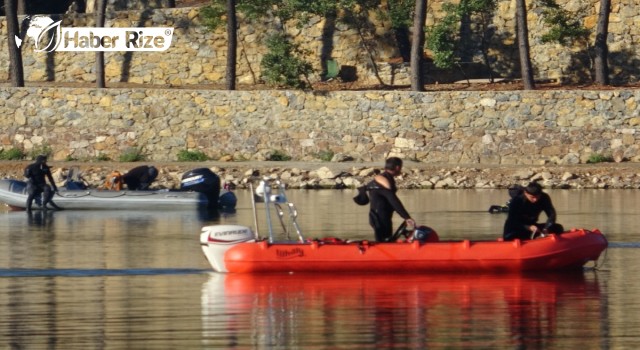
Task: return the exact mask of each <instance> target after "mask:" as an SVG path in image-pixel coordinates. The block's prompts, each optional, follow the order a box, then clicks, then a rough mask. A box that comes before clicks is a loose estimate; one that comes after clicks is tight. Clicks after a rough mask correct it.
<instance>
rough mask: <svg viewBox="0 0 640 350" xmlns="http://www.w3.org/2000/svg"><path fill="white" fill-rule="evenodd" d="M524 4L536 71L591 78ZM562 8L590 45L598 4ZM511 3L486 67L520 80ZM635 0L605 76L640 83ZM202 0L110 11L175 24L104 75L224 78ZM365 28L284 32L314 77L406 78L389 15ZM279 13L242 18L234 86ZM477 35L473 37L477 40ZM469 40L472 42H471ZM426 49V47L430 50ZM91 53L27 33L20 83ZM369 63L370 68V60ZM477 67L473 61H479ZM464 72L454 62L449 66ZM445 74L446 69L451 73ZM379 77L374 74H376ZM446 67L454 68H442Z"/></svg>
mask: <svg viewBox="0 0 640 350" xmlns="http://www.w3.org/2000/svg"><path fill="white" fill-rule="evenodd" d="M528 3H529V6H530V8H529V12H528V24H529V30H530V44H531V55H532V62H533V66H534V68H535V77H536V78H537V79H551V80H556V81H579V80H585V79H589V73H588V67H590V66H591V63H590V59H589V54H588V49H587V46H586V43H580V44H575V45H573V46H569V47H564V46H562V45H559V44H542V43H541V37H542V35H543V34H545V33H546V31H547V30H548V26H547V25H546V24H545V23H544V21H543V19H542V18H541V15H540V13H541V9H540V8H539V7H537V6H538V4H537V2H535V1H532V2H528ZM558 3H559V4H560V5H561V6H563V8H565V9H567V10H569V11H572V12H575V13H578V15H579V16H581V19H582V23H583V24H584V26H585V27H586V28H587V29H589V30H591V32H592V34H591V38H590V40H589V43H590V45H591V46H593V41H594V38H593V37H594V33H593V32H594V31H595V25H596V19H597V9H598V6H599V2H597V1H596V0H589V1H587V2H583V1H580V0H560V1H558ZM442 4H443V2H432V1H430V2H429V6H430V8H429V12H428V17H427V25H432V24H433V23H435V22H436V21H437V19H438V18H440V17H441V16H442V15H443V13H442V11H441V7H442ZM514 6H515V2H513V1H506V0H502V1H498V2H497V10H496V12H495V14H493V16H492V18H493V19H492V21H493V23H492V24H491V28H492V31H493V35H492V36H491V37H490V38H489V42H490V45H489V47H490V50H489V53H488V54H489V57H490V58H491V67H492V69H493V70H494V76H498V77H505V78H514V77H515V78H517V77H518V76H519V75H520V74H519V70H518V68H517V61H518V58H517V57H518V56H517V51H516V50H517V47H516V44H517V43H516V40H515V34H514V33H515V21H514V13H515V9H514ZM639 8H640V0H621V1H617V2H614V4H613V5H612V12H611V16H610V24H609V32H610V34H609V36H608V40H607V41H608V44H609V51H610V55H609V58H610V62H611V70H612V72H611V76H612V78H613V81H614V82H622V83H625V82H637V81H640V71H639V68H638V67H639V65H638V64H637V61H638V59H639V58H638V49H637V46H638V39H637V38H639V37H640V15H639V14H638V9H639ZM199 14H200V9H199V8H178V9H155V10H154V9H148V10H142V11H119V12H110V13H109V14H108V20H107V26H110V27H157V26H163V27H164V26H170V27H173V28H174V29H175V33H174V36H173V42H172V45H171V47H170V48H169V49H168V50H167V51H165V52H136V53H131V52H128V53H126V52H107V53H106V55H105V60H106V78H107V82H111V83H113V82H128V83H134V84H138V83H139V84H156V85H172V86H176V85H178V86H183V85H194V84H212V83H221V82H223V81H224V75H225V65H226V50H227V48H226V34H225V32H224V29H223V28H221V29H220V30H218V31H216V32H211V31H209V30H207V29H206V28H205V27H204V26H203V25H202V23H201V19H200V17H199ZM370 17H371V23H372V24H371V26H369V27H364V28H360V30H358V29H356V28H355V26H350V25H347V24H345V23H342V22H340V21H338V22H337V24H336V27H335V29H334V30H333V36H332V39H333V40H332V41H331V47H330V48H328V47H323V43H325V44H326V41H325V40H323V37H322V35H323V32H325V31H326V28H324V27H325V24H326V23H325V21H324V19H322V18H312V19H311V20H310V22H309V23H308V24H307V25H305V26H304V27H302V28H298V27H297V26H296V24H295V23H286V24H285V26H284V28H285V30H286V31H287V32H288V33H289V34H290V35H292V37H293V38H294V39H295V41H296V42H298V43H300V44H301V48H302V49H304V50H307V51H308V52H310V55H309V56H308V57H307V60H308V61H309V62H311V63H312V64H313V66H314V68H315V71H316V74H315V76H314V77H312V80H318V79H319V75H320V72H321V62H320V56H321V54H322V53H323V52H330V54H328V56H329V57H330V58H332V59H334V60H335V61H336V62H337V63H338V64H339V65H340V66H349V67H353V68H354V69H355V74H356V77H357V80H358V82H360V83H363V84H379V83H380V82H383V83H385V84H389V85H405V84H408V82H409V80H408V67H407V66H406V64H394V63H390V62H395V61H394V60H393V58H394V57H398V51H397V48H396V44H395V39H394V35H393V32H392V29H391V27H390V24H389V23H388V22H385V21H382V20H379V19H378V18H377V17H376V15H375V14H374V13H372V14H371V15H370ZM63 19H64V21H63V26H66V27H84V26H92V25H93V15H91V14H89V15H83V14H74V15H64V16H63ZM278 30H279V29H278V21H276V20H274V19H273V18H271V19H268V18H267V19H262V20H260V21H252V22H249V21H247V20H242V19H241V20H240V25H239V52H238V81H239V83H240V84H249V85H251V84H256V83H259V82H261V78H260V73H261V68H260V61H261V59H262V57H263V56H264V54H265V52H266V49H265V46H264V42H265V39H266V37H267V36H268V35H270V34H272V33H275V32H276V31H278ZM0 35H1V36H2V37H6V35H7V33H6V25H5V24H4V20H1V21H0ZM475 39H477V38H475ZM475 41H476V42H477V41H479V40H475ZM6 45H7V40H1V41H0V62H5V63H6V62H8V50H7V47H6ZM427 54H428V52H427ZM94 60H95V55H94V54H93V53H91V52H52V53H45V52H34V50H33V43H32V42H31V41H30V40H26V41H25V43H24V46H23V61H24V70H25V78H26V80H27V81H56V82H92V81H95V74H94ZM372 60H373V61H375V62H376V66H375V68H376V69H375V70H374V69H373V68H374V67H373V66H372V65H371V61H372ZM481 60H482V54H481V53H480V52H479V51H478V50H476V52H475V53H474V56H473V58H472V61H473V62H476V65H477V62H480V61H481ZM461 67H462V71H466V73H465V74H466V75H467V76H471V77H475V76H476V75H475V74H474V67H475V66H474V65H473V64H471V65H468V64H467V63H463V64H462V65H461ZM476 68H477V67H476ZM456 72H457V73H462V72H458V70H455V71H454V72H453V73H456ZM450 73H451V72H450ZM376 75H378V76H379V77H380V80H379V79H378V77H377V76H376ZM449 75H451V74H449ZM463 76H464V75H460V76H458V75H451V76H443V75H437V74H436V72H435V71H433V70H430V71H429V72H427V78H428V80H427V81H428V82H430V83H433V82H447V80H456V79H458V78H460V79H461V78H462V77H463ZM7 77H8V64H3V65H2V66H1V67H0V80H6V79H7Z"/></svg>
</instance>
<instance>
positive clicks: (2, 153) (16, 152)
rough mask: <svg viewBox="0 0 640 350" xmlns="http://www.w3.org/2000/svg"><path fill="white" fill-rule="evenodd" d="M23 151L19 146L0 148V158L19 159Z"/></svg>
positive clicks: (21, 157)
mask: <svg viewBox="0 0 640 350" xmlns="http://www.w3.org/2000/svg"><path fill="white" fill-rule="evenodd" d="M24 156H25V154H24V152H23V151H22V150H21V149H19V148H15V147H13V148H11V149H8V150H0V160H21V159H24Z"/></svg>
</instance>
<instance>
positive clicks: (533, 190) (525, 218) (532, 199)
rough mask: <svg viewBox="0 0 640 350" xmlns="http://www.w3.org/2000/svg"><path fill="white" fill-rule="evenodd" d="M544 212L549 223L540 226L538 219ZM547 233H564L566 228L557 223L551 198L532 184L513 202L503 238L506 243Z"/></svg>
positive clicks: (540, 187) (535, 183)
mask: <svg viewBox="0 0 640 350" xmlns="http://www.w3.org/2000/svg"><path fill="white" fill-rule="evenodd" d="M543 211H544V213H545V214H546V215H547V222H546V223H544V224H540V223H538V217H539V216H540V213H542V212H543ZM545 231H546V232H548V233H562V232H563V231H564V228H563V227H562V225H560V224H557V223H556V210H555V208H554V207H553V203H552V202H551V197H549V195H548V194H547V193H545V192H543V191H542V186H540V184H538V183H537V182H531V183H529V185H527V187H525V188H524V189H523V190H522V191H521V193H520V194H518V195H517V196H515V197H514V198H513V199H512V200H511V203H510V204H509V214H507V220H506V221H505V223H504V232H503V238H504V240H505V241H511V240H514V239H520V240H527V239H532V238H534V237H535V236H536V235H538V234H543V233H544V232H545Z"/></svg>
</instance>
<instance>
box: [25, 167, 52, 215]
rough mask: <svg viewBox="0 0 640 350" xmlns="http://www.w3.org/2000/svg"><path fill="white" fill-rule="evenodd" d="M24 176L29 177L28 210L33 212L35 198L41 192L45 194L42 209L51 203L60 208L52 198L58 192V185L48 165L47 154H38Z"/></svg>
mask: <svg viewBox="0 0 640 350" xmlns="http://www.w3.org/2000/svg"><path fill="white" fill-rule="evenodd" d="M24 176H25V177H26V178H27V212H31V205H32V204H33V200H34V199H36V197H37V196H39V195H41V194H43V198H42V209H45V210H46V209H48V208H47V204H51V206H52V207H53V209H60V207H58V206H57V205H56V204H55V203H54V202H53V200H52V198H53V194H54V193H55V192H58V187H57V186H56V183H55V182H54V181H53V176H52V175H51V170H50V167H49V166H48V165H47V156H44V155H39V156H37V157H36V161H35V162H34V163H32V164H29V165H28V166H27V167H26V168H25V169H24ZM45 177H46V178H47V179H49V182H50V183H51V186H49V185H48V184H47V180H46V178H45ZM52 187H53V191H51V188H52Z"/></svg>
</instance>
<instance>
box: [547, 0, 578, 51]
mask: <svg viewBox="0 0 640 350" xmlns="http://www.w3.org/2000/svg"><path fill="white" fill-rule="evenodd" d="M540 3H541V6H543V7H544V10H543V11H542V17H543V18H544V23H545V24H547V25H548V26H549V31H548V32H547V33H546V34H543V35H542V37H541V40H542V42H543V43H551V42H555V43H559V44H561V45H567V44H569V43H573V42H574V41H584V40H587V39H588V38H589V34H590V31H589V30H588V29H587V28H585V27H584V26H583V25H582V24H581V18H579V17H578V16H577V14H576V13H571V12H569V11H567V10H565V9H563V8H561V7H560V5H558V4H557V3H556V1H555V0H540Z"/></svg>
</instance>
